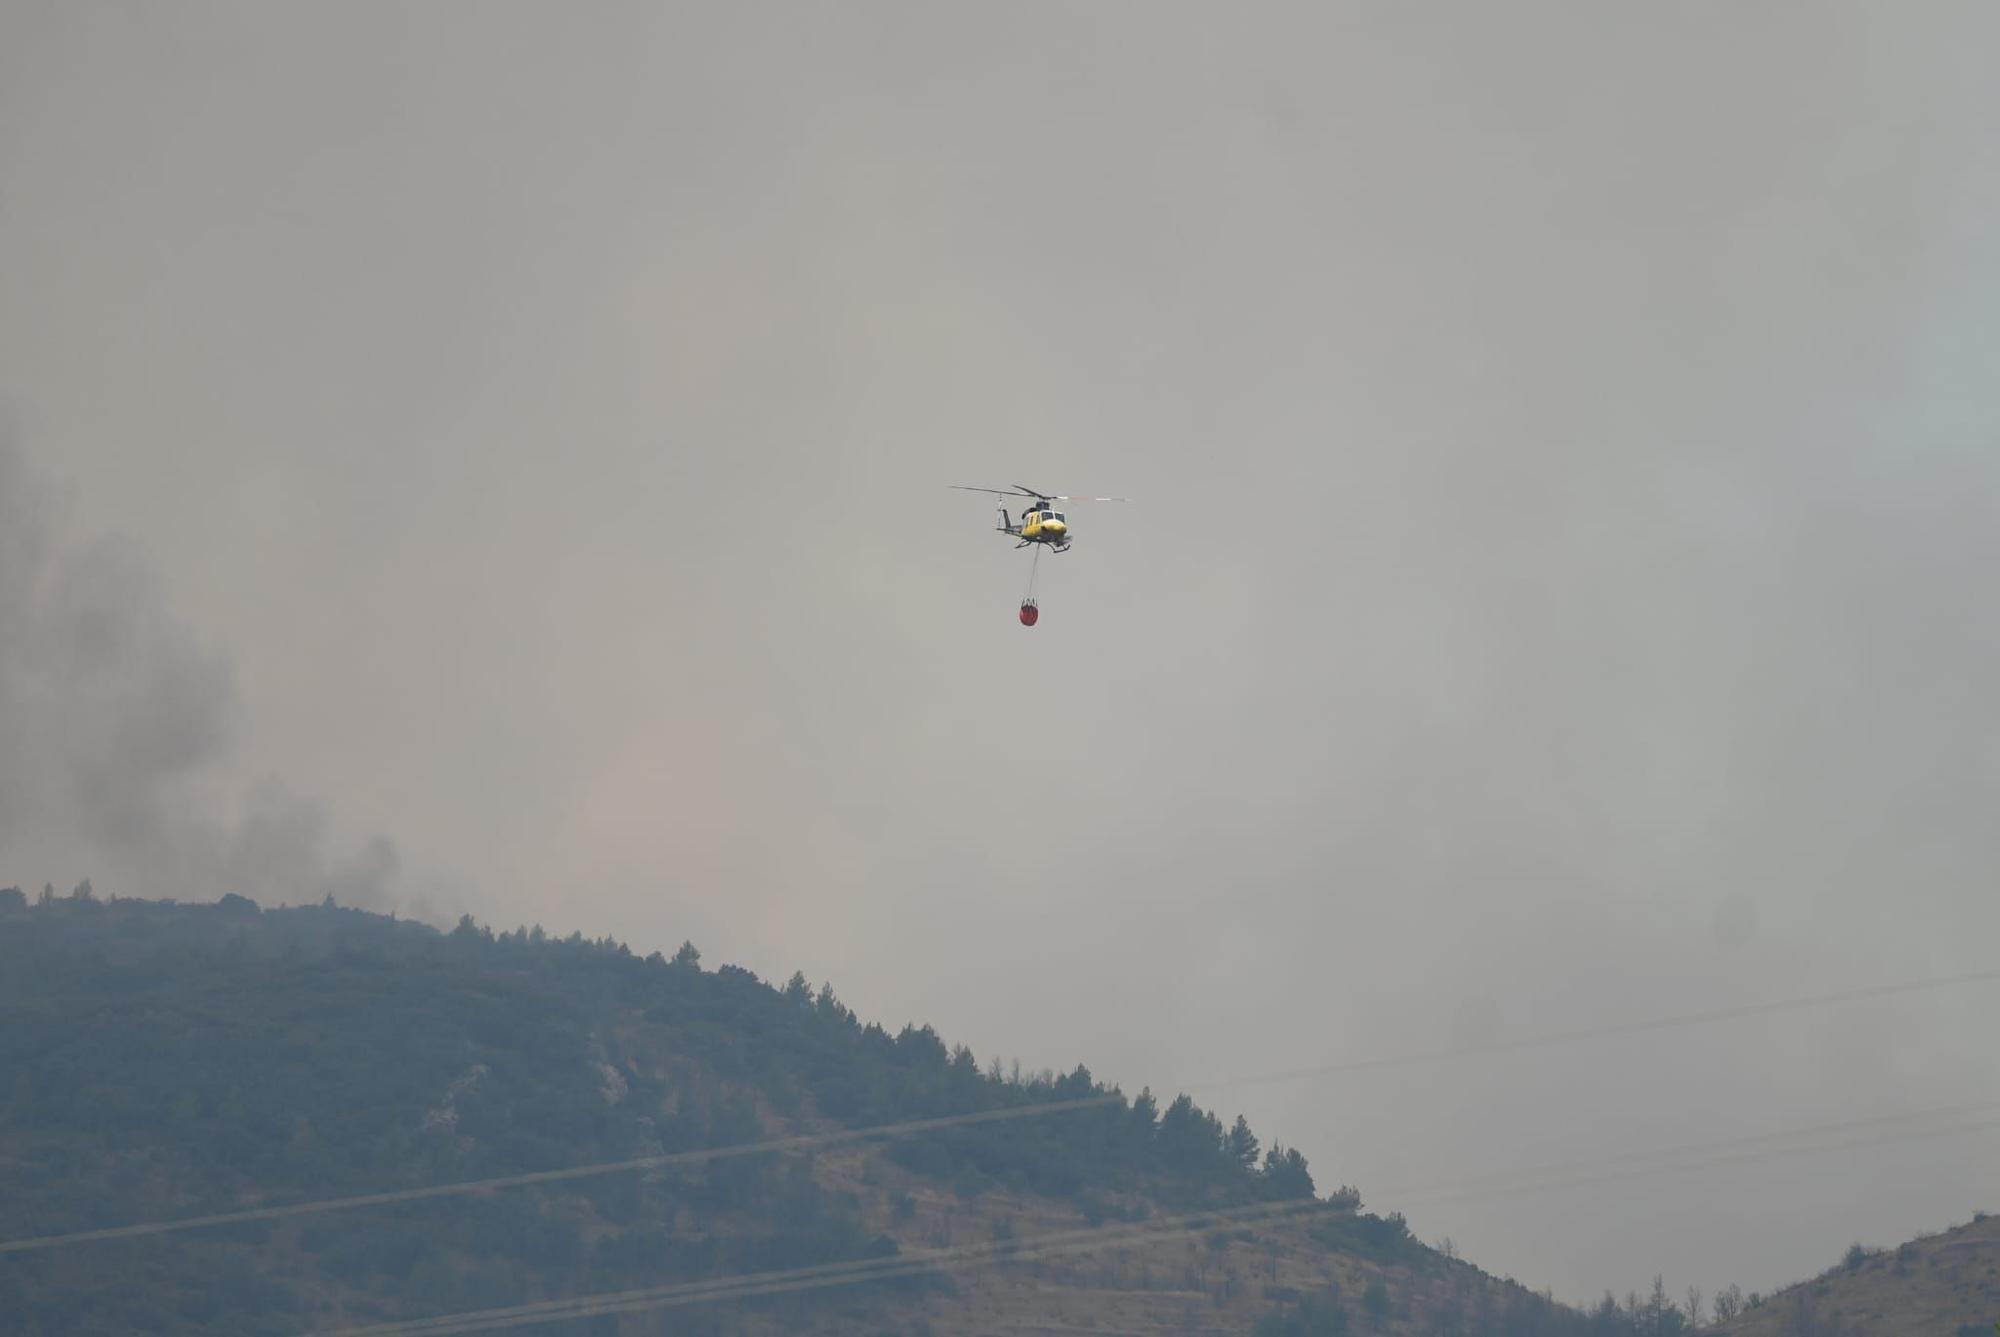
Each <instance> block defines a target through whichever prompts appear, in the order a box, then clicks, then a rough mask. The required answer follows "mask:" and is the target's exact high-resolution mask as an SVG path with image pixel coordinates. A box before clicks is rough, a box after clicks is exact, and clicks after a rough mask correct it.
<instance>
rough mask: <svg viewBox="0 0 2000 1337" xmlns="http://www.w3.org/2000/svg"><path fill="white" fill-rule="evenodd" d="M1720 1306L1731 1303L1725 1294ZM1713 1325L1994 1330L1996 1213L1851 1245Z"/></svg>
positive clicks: (1766, 1331) (1879, 1333)
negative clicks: (1909, 1236) (1873, 1244)
mask: <svg viewBox="0 0 2000 1337" xmlns="http://www.w3.org/2000/svg"><path fill="white" fill-rule="evenodd" d="M1730 1298H1731V1299H1733V1298H1734V1297H1730ZM1725 1306H1727V1307H1734V1306H1733V1305H1729V1301H1727V1300H1725ZM1713 1331H1714V1332H1716V1333H1718V1334H1726V1337H1994V1334H1995V1333H1996V1332H2000V1217H1991V1216H1983V1215H1982V1216H1979V1217H1977V1218H1975V1219H1974V1220H1973V1221H1972V1222H1971V1223H1970V1224H1968V1225H1963V1226H1958V1227H1956V1228H1955V1229H1951V1230H1947V1231H1944V1232H1943V1233H1941V1234H1937V1235H1927V1236H1924V1237H1923V1238H1921V1239H1914V1240H1911V1241H1909V1242H1908V1243H1906V1244H1903V1245H1900V1246H1898V1247H1897V1248H1894V1249H1864V1248H1862V1247H1861V1246H1860V1245H1856V1246H1855V1247H1854V1248H1852V1249H1850V1250H1849V1251H1848V1253H1847V1256H1846V1257H1845V1258H1844V1259H1842V1260H1841V1261H1840V1262H1839V1263H1838V1264H1837V1265H1835V1266H1834V1267H1832V1268H1830V1269H1828V1270H1827V1271H1825V1272H1823V1273H1821V1274H1820V1275H1819V1276H1817V1277H1814V1278H1813V1279H1812V1280H1810V1281H1805V1282H1801V1283H1799V1284H1798V1285H1796V1286H1789V1287H1787V1288H1786V1289H1784V1290H1782V1291H1779V1292H1778V1293H1777V1294H1775V1295H1772V1296H1770V1297H1768V1298H1764V1299H1761V1300H1759V1301H1758V1302H1756V1303H1755V1304H1754V1305H1753V1306H1751V1307H1749V1308H1746V1309H1744V1310H1743V1312H1741V1313H1739V1314H1736V1315H1734V1316H1733V1317H1728V1318H1726V1319H1723V1320H1722V1321H1720V1322H1718V1323H1717V1324H1716V1325H1715V1327H1714V1328H1713Z"/></svg>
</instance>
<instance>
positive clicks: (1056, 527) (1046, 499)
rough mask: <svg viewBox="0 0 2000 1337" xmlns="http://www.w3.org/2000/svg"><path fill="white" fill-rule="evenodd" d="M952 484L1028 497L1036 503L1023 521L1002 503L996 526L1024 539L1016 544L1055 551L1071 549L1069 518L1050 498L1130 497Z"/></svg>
mask: <svg viewBox="0 0 2000 1337" xmlns="http://www.w3.org/2000/svg"><path fill="white" fill-rule="evenodd" d="M951 486H952V488H954V489H955V490H957V491H959V492H988V493H991V494H992V495H994V496H996V497H1026V498H1028V500H1029V501H1030V502H1032V503H1033V504H1032V505H1031V506H1029V507H1028V509H1026V510H1024V511H1022V512H1021V519H1020V523H1018V524H1017V523H1015V522H1014V521H1013V520H1011V519H1009V518H1008V516H1007V508H1006V506H1004V505H1002V506H1001V507H1000V523H999V524H998V525H996V526H994V528H996V529H997V530H999V532H1001V533H1002V534H1011V535H1013V536H1014V537H1015V538H1017V539H1019V540H1020V542H1019V543H1016V544H1015V545H1014V546H1015V547H1017V548H1026V547H1028V546H1030V545H1032V544H1040V545H1042V546H1043V547H1045V548H1048V549H1050V550H1051V551H1053V552H1068V551H1069V545H1070V537H1069V520H1068V519H1067V518H1066V517H1065V516H1064V515H1063V513H1062V512H1061V511H1058V510H1055V509H1054V508H1053V507H1051V506H1050V505H1049V503H1050V502H1054V501H1124V500H1126V498H1124V497H1063V496H1057V495H1055V494H1054V493H1049V492H1037V491H1036V490H1035V489H1034V488H1031V487H1022V486H1021V485H1020V484H1019V483H1016V484H1014V487H1013V490H1012V491H1003V490H1002V489H1000V488H997V487H965V486H963V485H962V484H959V483H953V484H951Z"/></svg>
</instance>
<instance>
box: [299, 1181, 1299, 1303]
mask: <svg viewBox="0 0 2000 1337" xmlns="http://www.w3.org/2000/svg"><path fill="white" fill-rule="evenodd" d="M1331 1210H1333V1209H1332V1208H1331V1207H1329V1206H1328V1204H1326V1203H1324V1202H1321V1201H1319V1200H1317V1199H1311V1198H1303V1199H1292V1200H1289V1201H1286V1202H1275V1203H1257V1204H1254V1205H1252V1206H1247V1207H1231V1208H1217V1209H1211V1210H1209V1211H1203V1212H1188V1213H1184V1214H1182V1215H1179V1216H1171V1217H1164V1218H1161V1219H1159V1220H1156V1221H1147V1222H1139V1223H1136V1224H1128V1225H1120V1226H1094V1227H1089V1228H1086V1229H1082V1230H1060V1231H1052V1232H1049V1233H1047V1234H1045V1235H1042V1236H1039V1237H1037V1238H1034V1239H1028V1240H1010V1241H1004V1242H997V1243H992V1244H965V1245H958V1246H956V1247H954V1248H947V1249H933V1250H925V1251H922V1252H920V1253H917V1254H914V1255H912V1254H902V1255H899V1256H896V1257H892V1258H864V1259H854V1260H850V1261H847V1262H840V1263H821V1264H816V1265H813V1266H810V1267H797V1268H784V1269H781V1270H779V1271H774V1272H753V1273H744V1274H740V1275H737V1276H734V1277H715V1278H710V1279H708V1280H705V1281H691V1282H677V1283H674V1284H672V1285H666V1286H650V1287H643V1288H640V1289H636V1290H627V1291H610V1292H603V1293H600V1294H597V1295H583V1296H575V1297H572V1298H570V1299H566V1300H541V1301H535V1302H533V1303H530V1304H522V1305H506V1306H502V1307H499V1308H494V1309H483V1310H477V1311H470V1312H465V1313H457V1314H440V1315H437V1316H435V1317H432V1318H421V1319H410V1320H407V1321H405V1322H400V1323H384V1324H378V1325H375V1326H373V1327H365V1328H348V1329H343V1330H341V1331H339V1332H337V1333H332V1334H329V1335H328V1337H413V1335H414V1334H420V1333H421V1334H430V1333H445V1332H474V1331H480V1330H488V1329H493V1328H503V1327H518V1326H521V1325H522V1324H525V1323H546V1322H552V1321H556V1320H560V1319H573V1318H590V1317H595V1316H597V1315H599V1314H614V1313H627V1312H630V1311H633V1310H638V1309H658V1308H665V1307H667V1306H670V1305H682V1304H696V1303H702V1302H709V1301H723V1300H741V1299H749V1298H755V1297H758V1296H763V1295H777V1294H784V1293H788V1292H791V1291H801V1290H817V1289H820V1288H823V1287H828V1286H851V1285H858V1284H860V1283H863V1282H869V1281H877V1280H884V1279H892V1278H901V1277H907V1276H915V1275H919V1274H921V1273H925V1272H935V1271H941V1270H947V1269H950V1268H955V1267H965V1266H969V1265H973V1264H977V1263H983V1262H994V1261H1014V1260H1016V1259H1030V1258H1039V1257H1048V1256H1052V1255H1055V1254H1059V1253H1076V1252H1083V1251H1085V1250H1089V1249H1103V1248H1114V1247H1117V1246H1119V1245H1121V1244H1129V1243H1132V1242H1134V1241H1136V1240H1146V1241H1152V1240H1156V1239H1171V1238H1178V1237H1181V1236H1184V1235H1190V1234H1203V1233H1206V1232H1208V1231H1212V1230H1218V1229H1240V1228H1241V1227H1243V1226H1245V1225H1254V1224H1258V1223H1261V1222H1269V1221H1272V1220H1276V1219H1282V1218H1290V1217H1302V1216H1308V1215H1317V1214H1321V1213H1325V1212H1329V1211H1331Z"/></svg>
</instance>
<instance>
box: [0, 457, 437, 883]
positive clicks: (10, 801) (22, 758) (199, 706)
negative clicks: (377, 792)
mask: <svg viewBox="0 0 2000 1337" xmlns="http://www.w3.org/2000/svg"><path fill="white" fill-rule="evenodd" d="M75 529H76V526H74V525H72V524H71V523H70V522H69V516H68V514H67V511H66V508H65V507H64V506H63V504H62V502H61V499H60V498H59V497H58V495H57V494H56V492H55V490H54V489H53V488H52V487H51V486H50V484H49V482H48V481H47V479H46V478H44V477H43V476H42V475H41V474H40V473H38V472H37V471H36V469H35V468H34V467H33V465H32V464H31V462H30V461H29V459H28V457H27V454H26V452H25V451H24V449H23V448H22V446H21V444H20V442H19V440H18V432H17V431H16V430H15V429H14V427H13V426H12V425H11V424H10V423H7V422H5V421H0V856H3V857H4V858H5V860H6V863H7V865H8V866H7V867H5V868H4V869H0V879H9V880H11V879H20V880H23V881H26V882H29V883H31V884H32V883H36V882H40V881H43V880H49V881H56V882H64V883H67V882H68V881H71V880H73V879H78V878H83V877H89V878H90V879H91V880H92V882H93V884H94V887H95V888H96V889H97V890H99V891H106V892H112V893H123V894H128V895H143V896H155V897H158V896H172V897H180V898H187V899H197V900H208V899H214V898H215V897H218V896H220V895H222V894H223V893H225V892H236V893H238V894H241V895H246V896H250V897H252V898H254V899H258V900H262V901H267V902H280V901H285V902H298V901H303V900H317V899H320V898H322V897H324V896H327V895H332V896H333V897H334V898H335V899H336V900H337V901H339V902H340V903H342V904H350V905H361V906H374V907H383V906H386V905H388V904H389V902H390V885H391V883H392V881H393V879H394V878H395V876H396V873H397V868H398V860H397V855H396V849H395V846H394V845H392V844H391V843H390V842H389V841H388V840H386V839H384V838H381V837H376V838H375V839H373V840H370V841H368V842H367V843H366V844H365V845H364V846H363V847H362V848H361V849H358V850H353V851H334V850H332V849H330V848H329V845H330V841H329V837H328V833H327V816H326V812H325V810H324V808H323V806H322V805H321V804H320V803H319V802H318V801H317V800H315V799H313V798H310V797H308V796H305V795H302V794H299V793H297V792H296V791H294V790H293V789H292V788H291V787H290V786H288V785H287V784H286V783H285V782H284V781H283V780H280V779H277V778H265V779H261V780H258V781H256V782H254V783H251V784H248V785H242V784H240V783H238V782H237V781H235V780H234V778H233V777H232V776H231V775H230V773H229V767H228V763H229V760H230V756H231V750H232V743H233V741H234V739H235V737H236V735H237V733H238V731H239V730H240V729H241V728H242V726H243V720H242V718H241V710H240V707H239V703H238V697H237V692H236V685H235V680H234V676H233V673H232V670H231V667H230V664H229V661H228V659H227V658H226V657H225V656H223V655H222V654H220V653H219V652H217V651H216V650H215V649H214V648H212V647H210V646H206V645H204V644H202V643H201V641H200V639H199V638H198V637H197V636H196V635H195V634H194V632H193V631H191V630H190V629H189V628H188V627H186V626H184V625H182V624H181V623H180V622H179V621H178V620H176V618H175V617H174V616H173V614H172V613H171V612H170V611H169V609H168V606H167V602H166V599H165V597H164V595H163V592H162V591H161V589H160V588H159V586H158V584H157V583H156V581H155V580H154V579H153V577H152V574H151V572H150V570H149V569H148V567H147V565H146V562H145V560H144V558H143V556H142V554H140V553H139V552H138V551H136V550H135V549H134V548H133V547H132V546H131V545H130V544H128V543H125V542H123V541H121V540H120V539H118V538H117V537H115V536H106V537H80V536H79V535H78V534H76V533H75V532H74V530H75ZM29 865H32V866H29Z"/></svg>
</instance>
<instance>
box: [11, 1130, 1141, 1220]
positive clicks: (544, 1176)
mask: <svg viewBox="0 0 2000 1337" xmlns="http://www.w3.org/2000/svg"><path fill="white" fill-rule="evenodd" d="M1122 1099H1123V1097H1122V1096H1120V1095H1117V1094H1115V1093H1114V1094H1110V1095H1102V1096H1086V1097H1082V1098H1080V1099H1076V1100H1052V1101H1048V1102H1046V1103H1042V1104H1035V1105H1010V1106H1007V1107H1006V1108H1003V1109H997V1110H979V1111H976V1112H974V1113H971V1114H947V1115H943V1116H940V1117H938V1118H934V1119H910V1120H906V1121H904V1122H902V1123H888V1124H878V1125H876V1126H874V1127H872V1128H843V1129H840V1130H839V1131H837V1132H831V1133H803V1134H800V1135H798V1136H795V1137H777V1138H769V1139H767V1140H765V1141H762V1142H742V1143H737V1144H735V1145H733V1146H724V1147H703V1148H700V1149H698V1150H695V1151H674V1152H667V1153H664V1154H662V1155H658V1156H638V1157H634V1158H633V1159H631V1160H626V1161H604V1162H601V1163H599V1164H596V1165H574V1166H570V1167H568V1168H567V1169H561V1170H531V1171H527V1172H525V1173H522V1174H511V1175H495V1176H493V1177H492V1178H489V1179H469V1180H460V1181H457V1182H454V1183H450V1184H434V1185H431V1186H429V1187H426V1188H403V1189H392V1190H390V1191H388V1192H385V1193H362V1194H357V1195H356V1196H353V1197H347V1198H322V1199H319V1200H317V1201H314V1202H294V1203H286V1204H284V1205H282V1206H276V1207H252V1208H247V1209H245V1210H243V1211H237V1212H214V1213H211V1214H209V1215H207V1216H184V1217H177V1218H175V1219H173V1220H168V1221H146V1222H141V1223H138V1224H136V1225H129V1226H107V1227H105V1228H103V1229H99V1230H74V1231H70V1232H68V1233H66V1234H61V1235H38V1236H35V1237H33V1238H30V1239H16V1240H0V1254H9V1253H27V1252H29V1251H31V1250H36V1249H54V1248H59V1247H61V1246H63V1245H68V1244H84V1243H90V1242H94V1241H97V1240H116V1239H135V1238H138V1237H140V1236H145V1235H166V1234H170V1233H172V1232H174V1231H179V1230H201V1229H206V1228H209V1227H213V1226H234V1225H242V1224H244V1223H246V1222H251V1221H276V1220H281V1219H283V1218H285V1217H292V1216H310V1215H312V1214H314V1213H318V1212H338V1211H345V1210H347V1209H349V1208H352V1207H386V1206H391V1205H394V1204H396V1203H404V1202H420V1201H422V1200H424V1199H426V1198H448V1197H457V1196H462V1195H465V1194H469V1193H486V1192H490V1191H491V1190H493V1189H502V1188H519V1187H521V1186H523V1185H526V1184H553V1183H558V1182H560V1181H562V1180H566V1179H584V1178H588V1177H590V1176H593V1175H609V1174H623V1173H628V1172H630V1171H634V1170H657V1169H663V1168H666V1167H670V1166H679V1165H702V1164H706V1163H708V1162H710V1161H719V1160H725V1159H728V1158H730V1157H735V1156H759V1155H765V1154H776V1153H782V1152H788V1151H818V1150H821V1149H823V1148H826V1147H838V1146H845V1145H847V1144H849V1143H854V1142H866V1141H871V1140H873V1139H876V1138H892V1137H908V1136H911V1135H912V1134H916V1133H929V1132H936V1131H938V1130H940V1129H946V1128H964V1127H969V1126H972V1125H975V1124H988V1123H1000V1122H1003V1121H1005V1120H1009V1119H1025V1118H1032V1117H1037V1116H1041V1115H1048V1114H1064V1113H1068V1112H1070V1111H1072V1110H1083V1109H1094V1108H1096V1107H1098V1106H1102V1105H1109V1104H1111V1103H1113V1102H1115V1101H1118V1100H1122Z"/></svg>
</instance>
